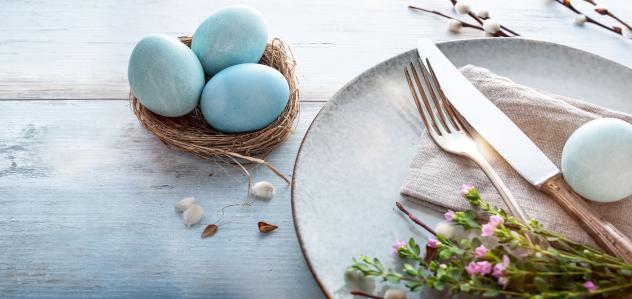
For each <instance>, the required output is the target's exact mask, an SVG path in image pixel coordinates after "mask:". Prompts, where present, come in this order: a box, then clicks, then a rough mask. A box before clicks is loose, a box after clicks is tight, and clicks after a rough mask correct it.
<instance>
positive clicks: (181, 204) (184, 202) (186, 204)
mask: <svg viewBox="0 0 632 299" xmlns="http://www.w3.org/2000/svg"><path fill="white" fill-rule="evenodd" d="M194 203H195V197H185V198H183V199H181V200H180V201H178V202H176V212H178V213H182V212H184V211H186V209H188V208H190V207H191V205H192V204H194Z"/></svg>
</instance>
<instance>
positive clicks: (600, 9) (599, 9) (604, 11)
mask: <svg viewBox="0 0 632 299" xmlns="http://www.w3.org/2000/svg"><path fill="white" fill-rule="evenodd" d="M595 11H596V12H597V13H598V14H600V15H602V16H603V15H607V14H608V9H607V8H605V7H604V6H601V5H598V6H595Z"/></svg>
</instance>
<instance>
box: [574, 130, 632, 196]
mask: <svg viewBox="0 0 632 299" xmlns="http://www.w3.org/2000/svg"><path fill="white" fill-rule="evenodd" d="M562 173H563V174H564V180H566V182H567V183H568V185H569V186H571V188H573V190H575V192H577V193H579V194H580V195H581V196H583V197H585V198H586V199H590V200H592V201H597V202H613V201H617V200H620V199H623V198H626V197H628V196H630V195H632V124H629V123H627V122H625V121H623V120H620V119H616V118H598V119H595V120H592V121H590V122H587V123H585V124H584V125H582V126H581V127H579V128H578V129H577V130H576V131H575V132H573V134H572V135H571V136H570V137H569V138H568V140H567V141H566V144H565V145H564V149H563V150H562Z"/></svg>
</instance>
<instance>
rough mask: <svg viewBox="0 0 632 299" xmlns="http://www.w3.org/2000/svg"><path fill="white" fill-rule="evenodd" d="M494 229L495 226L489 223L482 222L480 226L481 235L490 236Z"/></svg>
mask: <svg viewBox="0 0 632 299" xmlns="http://www.w3.org/2000/svg"><path fill="white" fill-rule="evenodd" d="M494 229H495V227H494V226H493V225H491V224H489V223H487V224H483V227H482V228H481V230H482V234H481V235H482V236H483V237H491V236H493V235H494Z"/></svg>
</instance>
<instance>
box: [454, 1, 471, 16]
mask: <svg viewBox="0 0 632 299" xmlns="http://www.w3.org/2000/svg"><path fill="white" fill-rule="evenodd" d="M454 10H455V11H456V13H458V14H460V15H466V14H468V13H469V12H470V5H469V4H467V3H466V2H463V1H459V2H457V3H456V4H455V5H454Z"/></svg>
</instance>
